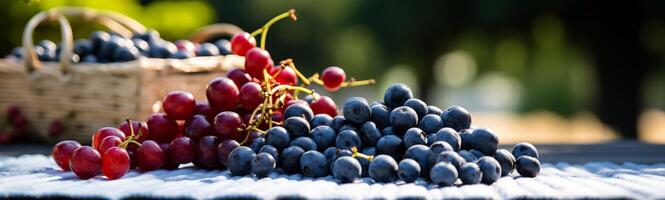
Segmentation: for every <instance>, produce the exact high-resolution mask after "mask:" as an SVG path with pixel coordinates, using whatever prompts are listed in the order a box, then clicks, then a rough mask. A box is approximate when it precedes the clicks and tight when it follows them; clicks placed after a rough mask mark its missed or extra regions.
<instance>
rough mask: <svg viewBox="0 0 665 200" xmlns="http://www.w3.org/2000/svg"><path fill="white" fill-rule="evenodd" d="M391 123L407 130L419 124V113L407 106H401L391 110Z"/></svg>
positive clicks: (397, 127) (395, 126) (394, 126)
mask: <svg viewBox="0 0 665 200" xmlns="http://www.w3.org/2000/svg"><path fill="white" fill-rule="evenodd" d="M389 120H390V124H391V125H392V127H393V128H395V129H397V130H401V131H405V130H407V129H409V128H411V127H414V126H416V125H418V114H416V111H415V110H413V109H412V108H410V107H407V106H400V107H397V108H395V109H393V110H392V111H391V112H390V118H389Z"/></svg>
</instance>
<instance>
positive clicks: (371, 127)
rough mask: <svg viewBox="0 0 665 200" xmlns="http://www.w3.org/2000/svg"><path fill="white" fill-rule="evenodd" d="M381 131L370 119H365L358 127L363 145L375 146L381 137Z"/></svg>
mask: <svg viewBox="0 0 665 200" xmlns="http://www.w3.org/2000/svg"><path fill="white" fill-rule="evenodd" d="M381 136H382V135H381V131H379V129H378V128H377V127H376V124H374V122H372V121H366V122H365V123H363V125H362V126H361V127H360V138H362V141H363V144H365V146H376V142H378V141H379V138H381Z"/></svg>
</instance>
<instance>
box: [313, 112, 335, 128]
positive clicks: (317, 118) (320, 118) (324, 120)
mask: <svg viewBox="0 0 665 200" xmlns="http://www.w3.org/2000/svg"><path fill="white" fill-rule="evenodd" d="M332 121H333V118H332V117H330V115H328V114H316V115H314V117H313V118H312V123H311V127H312V128H316V127H318V126H330V125H331V124H332Z"/></svg>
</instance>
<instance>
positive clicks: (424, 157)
mask: <svg viewBox="0 0 665 200" xmlns="http://www.w3.org/2000/svg"><path fill="white" fill-rule="evenodd" d="M431 154H432V151H431V150H430V148H429V147H427V146H425V145H422V144H417V145H413V146H411V147H410V148H408V149H407V150H406V152H405V153H404V158H410V159H413V160H415V161H416V162H418V165H419V166H420V168H421V169H425V170H424V171H422V172H423V173H422V175H423V176H425V177H427V175H429V172H427V171H428V169H429V166H430V163H429V157H430V155H431Z"/></svg>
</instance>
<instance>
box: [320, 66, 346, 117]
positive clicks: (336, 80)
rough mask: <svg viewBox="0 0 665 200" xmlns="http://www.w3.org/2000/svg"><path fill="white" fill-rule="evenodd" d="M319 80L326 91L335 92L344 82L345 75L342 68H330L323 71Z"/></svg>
mask: <svg viewBox="0 0 665 200" xmlns="http://www.w3.org/2000/svg"><path fill="white" fill-rule="evenodd" d="M321 80H322V81H323V87H325V88H326V89H327V90H330V91H336V90H338V89H339V86H340V85H342V83H343V82H344V80H346V74H345V73H344V70H342V68H339V67H336V66H332V67H328V68H326V69H324V70H323V72H322V73H321ZM331 116H332V115H331Z"/></svg>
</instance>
